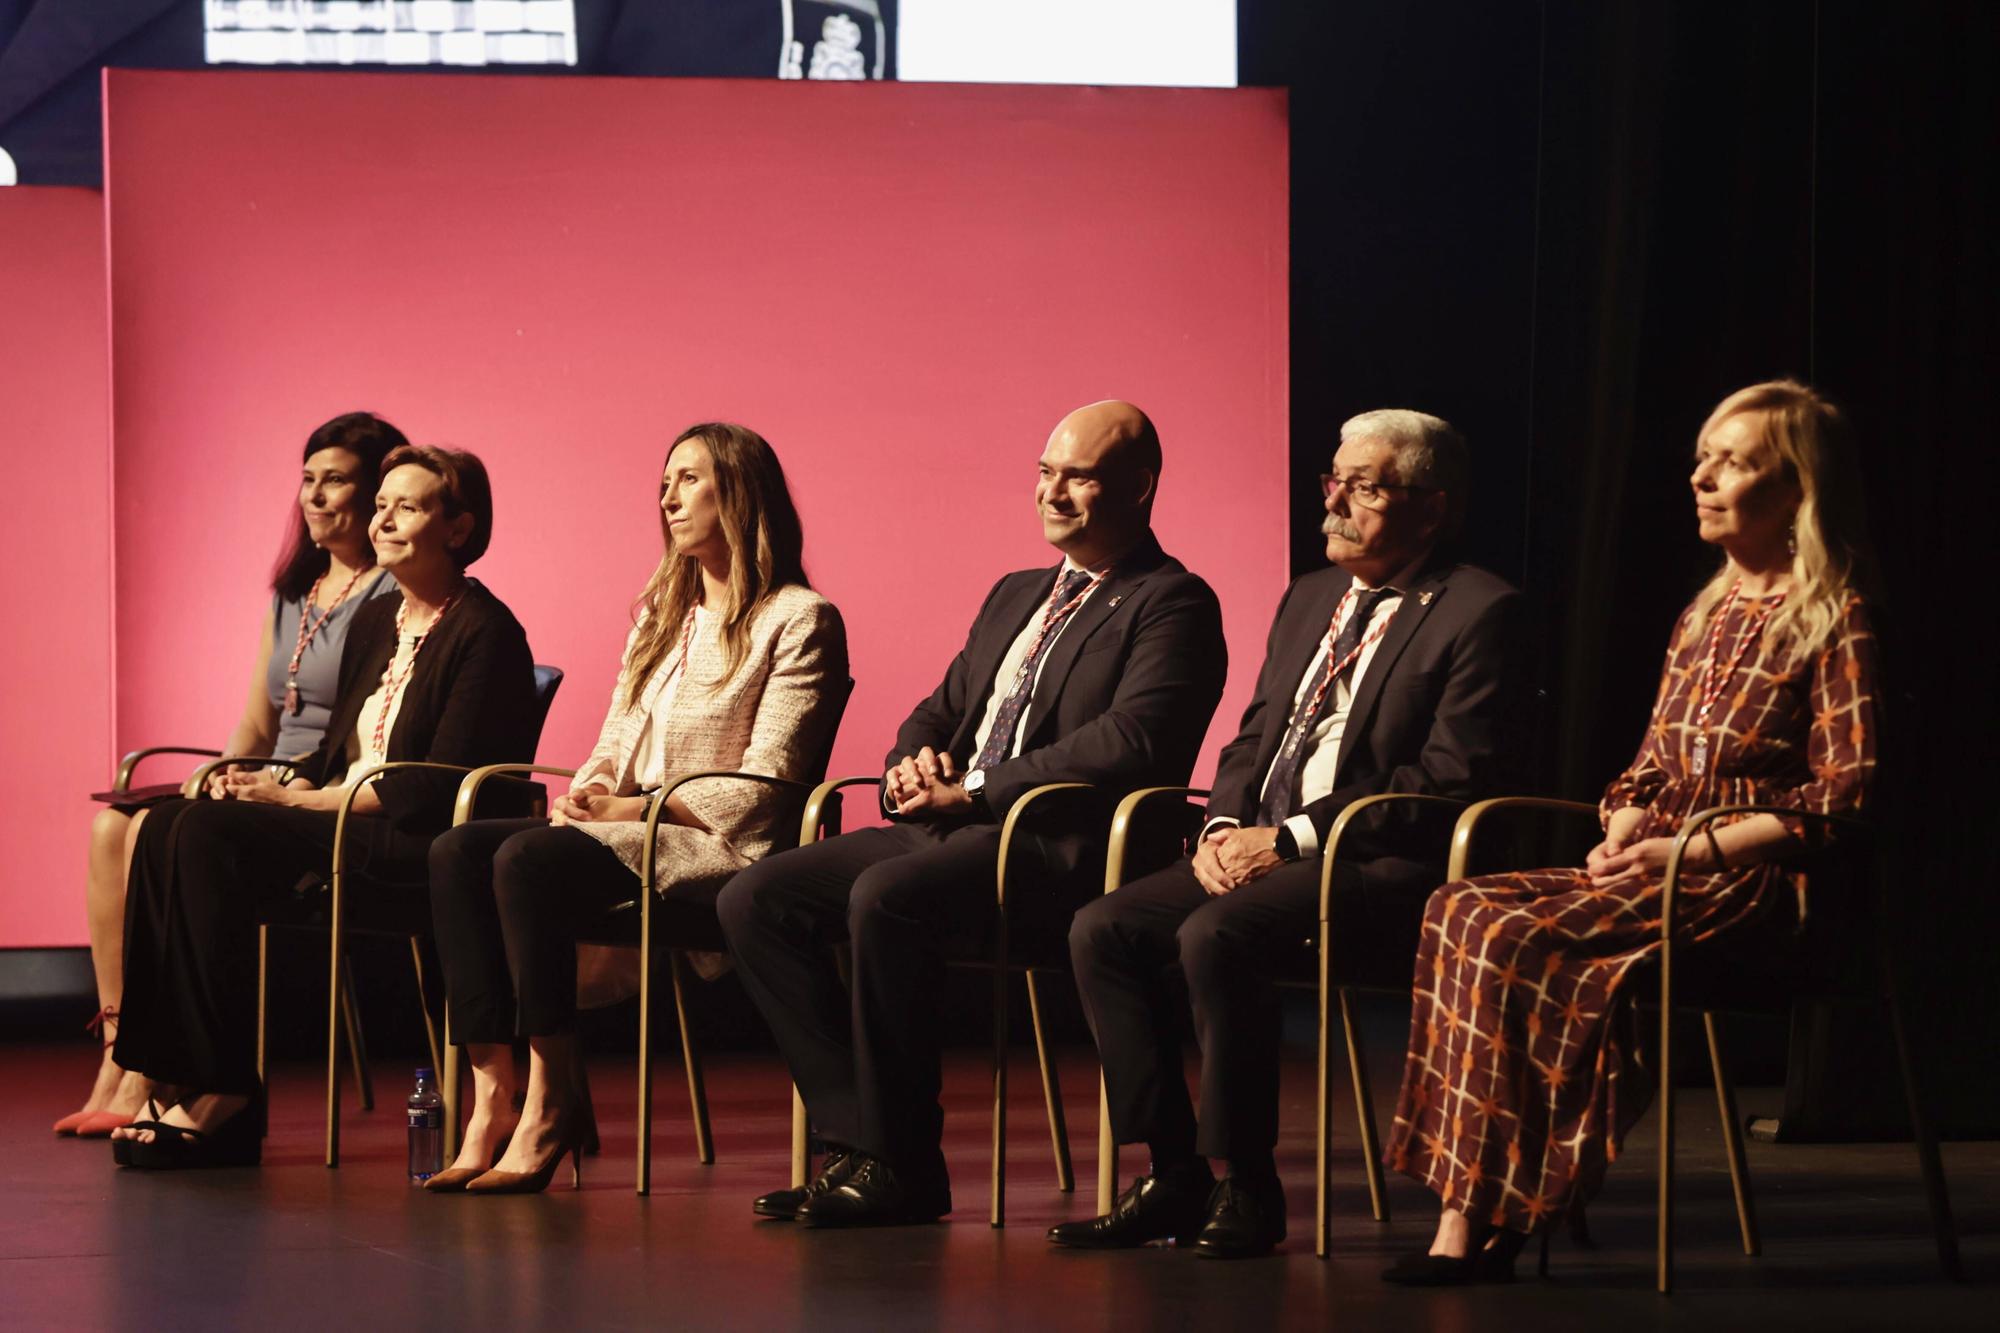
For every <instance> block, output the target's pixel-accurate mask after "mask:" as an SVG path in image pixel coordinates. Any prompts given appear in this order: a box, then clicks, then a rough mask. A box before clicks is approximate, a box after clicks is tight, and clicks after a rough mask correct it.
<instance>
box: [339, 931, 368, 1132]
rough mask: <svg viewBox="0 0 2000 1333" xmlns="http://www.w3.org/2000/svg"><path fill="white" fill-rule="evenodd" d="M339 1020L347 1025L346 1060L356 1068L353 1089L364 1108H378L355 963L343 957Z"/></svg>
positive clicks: (341, 957)
mask: <svg viewBox="0 0 2000 1333" xmlns="http://www.w3.org/2000/svg"><path fill="white" fill-rule="evenodd" d="M340 974H341V990H340V1018H341V1021H342V1022H343V1023H345V1024H346V1025H347V1060H348V1063H349V1064H350V1065H352V1066H353V1067H354V1088H355V1091H356V1092H357V1093H358V1094H359V1095H360V1097H361V1109H362V1110H364V1111H372V1110H374V1109H375V1079H374V1076H373V1075H371V1074H370V1073H369V1072H368V1033H367V1030H366V1029H365V1028H363V1027H362V1026H361V1009H360V1006H359V1004H358V1003H357V1002H356V1001H355V998H354V963H353V960H352V959H350V958H349V957H348V956H347V955H346V954H342V955H341V956H340Z"/></svg>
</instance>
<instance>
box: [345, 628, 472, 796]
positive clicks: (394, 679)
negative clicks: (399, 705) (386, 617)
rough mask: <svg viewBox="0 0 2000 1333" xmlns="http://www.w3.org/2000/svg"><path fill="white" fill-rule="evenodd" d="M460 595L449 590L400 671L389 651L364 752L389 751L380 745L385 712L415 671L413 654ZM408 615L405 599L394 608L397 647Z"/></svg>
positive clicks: (417, 651) (385, 716) (385, 755)
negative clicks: (371, 739) (378, 706)
mask: <svg viewBox="0 0 2000 1333" xmlns="http://www.w3.org/2000/svg"><path fill="white" fill-rule="evenodd" d="M464 595H465V594H464V593H463V592H456V593H453V594H452V596H451V600H449V601H447V602H446V603H445V604H444V605H443V606H441V607H439V608H438V613H437V614H436V615H435V616H432V617H431V623H430V624H429V625H428V626H427V627H426V628H425V629H424V632H423V633H422V634H419V635H418V636H417V641H416V643H415V644H413V645H412V646H411V648H410V660H409V661H407V662H405V663H404V664H403V669H402V670H401V671H397V670H396V658H395V655H394V654H393V653H392V654H390V656H389V665H388V666H386V667H383V668H382V682H381V684H380V685H379V686H378V687H377V688H379V689H380V690H381V691H382V711H381V712H379V713H377V714H376V715H375V740H374V743H373V744H372V745H371V746H369V751H368V752H369V753H370V754H375V755H380V756H382V757H383V758H385V759H386V758H387V757H388V754H389V752H388V751H387V750H385V749H383V748H382V740H383V733H384V732H386V731H387V730H388V724H389V712H390V710H391V709H392V708H393V707H394V706H395V703H396V696H397V695H398V694H401V693H402V692H403V686H404V685H406V684H408V683H409V680H410V676H411V674H412V673H413V672H415V671H416V669H417V654H419V653H421V652H422V651H423V650H424V645H425V644H427V643H429V642H430V641H431V636H432V635H433V634H435V633H437V627H438V623H439V622H440V621H442V620H443V619H444V618H445V616H446V615H447V614H449V613H450V611H451V609H452V608H453V607H454V606H457V605H458V599H459V598H460V597H463V596H464ZM409 614H410V604H409V603H408V602H407V601H406V602H404V603H403V604H402V605H401V606H399V607H397V608H396V644H397V646H398V647H401V646H402V642H403V621H404V618H405V617H406V616H408V615H409Z"/></svg>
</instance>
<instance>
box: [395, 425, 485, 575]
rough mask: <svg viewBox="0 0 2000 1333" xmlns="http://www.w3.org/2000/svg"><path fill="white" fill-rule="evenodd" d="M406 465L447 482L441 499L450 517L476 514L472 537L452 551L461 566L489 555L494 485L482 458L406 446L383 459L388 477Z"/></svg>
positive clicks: (428, 446)
mask: <svg viewBox="0 0 2000 1333" xmlns="http://www.w3.org/2000/svg"><path fill="white" fill-rule="evenodd" d="M405 463H407V464H409V465H410V466H412V467H420V468H422V469H424V471H426V472H429V473H431V474H433V475H434V476H436V477H437V479H438V480H439V481H440V482H442V483H444V486H443V491H442V494H441V496H440V499H441V500H442V501H443V504H444V513H445V517H446V518H457V517H458V516H459V515H460V514H470V515H472V533H471V535H470V536H468V537H467V538H466V539H465V540H464V541H463V542H461V543H459V544H458V545H457V546H455V547H453V548H452V551H451V558H452V559H453V560H455V561H456V562H457V563H458V567H459V568H460V569H464V568H466V567H467V566H468V565H470V564H471V563H472V562H473V561H475V560H477V559H478V558H479V557H480V556H482V555H485V554H486V548H487V546H488V545H489V544H491V542H492V541H493V483H492V482H491V481H489V480H488V479H487V476H486V464H484V463H482V462H480V461H479V455H478V454H474V453H468V452H466V451H465V450H463V449H445V448H442V447H440V446H438V445H435V444H406V445H404V446H403V447H402V448H400V449H395V450H392V451H391V452H390V454H389V456H388V457H387V458H385V459H383V460H382V475H383V476H385V477H386V476H388V475H389V474H390V473H391V472H393V471H395V470H396V469H397V468H399V467H402V466H403V465H404V464H405Z"/></svg>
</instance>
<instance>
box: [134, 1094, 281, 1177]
mask: <svg viewBox="0 0 2000 1333" xmlns="http://www.w3.org/2000/svg"><path fill="white" fill-rule="evenodd" d="M262 1112H263V1102H262V1100H261V1099H259V1098H255V1097H253V1098H251V1100H250V1102H249V1104H248V1105H246V1106H244V1107H243V1108H242V1109H241V1110H239V1111H238V1112H237V1113H236V1114H235V1115H232V1116H230V1117H229V1119H227V1120H225V1121H223V1122H222V1123H221V1124H220V1125H217V1126H216V1127H215V1128H214V1129H212V1130H207V1131H203V1130H199V1129H194V1128H191V1127H189V1126H187V1125H167V1124H160V1123H158V1122H155V1123H153V1124H149V1125H141V1126H140V1128H143V1129H151V1130H152V1131H153V1138H152V1141H151V1142H150V1143H147V1142H142V1141H140V1140H138V1139H127V1140H125V1143H126V1144H127V1145H128V1146H129V1147H130V1149H131V1152H130V1159H131V1160H130V1162H129V1165H131V1166H134V1167H137V1168H139V1169H140V1170H142V1171H184V1170H199V1169H202V1168H207V1167H221V1166H256V1165H257V1164H258V1163H259V1162H261V1161H263V1159H264V1117H263V1114H262Z"/></svg>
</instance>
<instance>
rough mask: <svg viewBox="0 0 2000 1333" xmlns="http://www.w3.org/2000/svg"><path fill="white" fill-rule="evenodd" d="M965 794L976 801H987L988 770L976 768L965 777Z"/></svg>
mask: <svg viewBox="0 0 2000 1333" xmlns="http://www.w3.org/2000/svg"><path fill="white" fill-rule="evenodd" d="M965 794H966V795H967V796H970V797H971V798H972V799H973V800H975V801H984V800H985V799H986V770H985V769H983V768H975V769H973V770H972V771H971V772H970V773H967V774H966V775H965Z"/></svg>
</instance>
